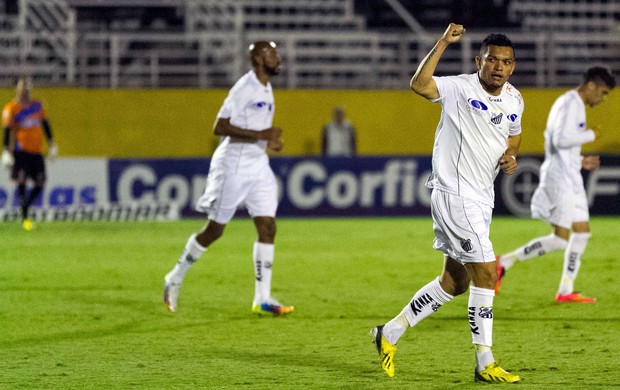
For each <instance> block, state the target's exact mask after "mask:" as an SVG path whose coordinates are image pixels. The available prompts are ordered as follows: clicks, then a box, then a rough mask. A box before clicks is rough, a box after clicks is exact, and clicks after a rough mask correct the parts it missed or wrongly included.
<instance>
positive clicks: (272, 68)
mask: <svg viewBox="0 0 620 390" xmlns="http://www.w3.org/2000/svg"><path fill="white" fill-rule="evenodd" d="M280 63H281V60H280V56H279V55H278V52H277V51H276V49H275V48H273V47H270V48H268V49H265V50H264V52H263V67H264V68H265V71H266V72H267V74H268V75H269V76H275V75H277V74H279V73H280Z"/></svg>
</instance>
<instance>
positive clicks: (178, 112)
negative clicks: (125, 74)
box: [0, 88, 620, 158]
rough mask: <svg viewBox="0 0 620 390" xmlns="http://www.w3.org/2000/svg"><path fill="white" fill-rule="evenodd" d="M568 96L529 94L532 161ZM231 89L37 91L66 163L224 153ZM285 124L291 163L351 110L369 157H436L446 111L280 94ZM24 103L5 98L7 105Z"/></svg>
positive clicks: (368, 95) (602, 113) (600, 111)
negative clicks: (222, 115)
mask: <svg viewBox="0 0 620 390" xmlns="http://www.w3.org/2000/svg"><path fill="white" fill-rule="evenodd" d="M564 91H565V90H564V89H545V90H538V89H525V90H522V93H523V96H524V99H525V113H524V118H523V125H524V135H523V143H522V147H521V151H522V153H529V154H540V153H543V136H542V131H543V130H544V128H545V123H546V119H547V113H548V111H549V109H550V107H551V105H552V103H553V101H554V100H555V99H556V98H557V97H558V96H559V95H560V94H561V93H563V92H564ZM226 93H227V91H226V90H191V89H190V90H107V89H106V90H95V89H79V88H64V89H62V88H61V89H56V88H55V89H48V88H40V89H35V90H34V97H35V98H38V99H40V100H41V101H43V103H44V105H45V107H46V109H47V111H48V116H49V118H50V121H51V123H52V128H53V129H54V131H55V136H56V140H57V143H58V145H59V148H60V153H61V155H62V156H66V157H120V158H127V157H159V158H165V157H202V156H209V155H210V154H211V152H212V151H213V150H214V148H215V146H216V145H217V141H218V139H217V137H215V136H213V135H212V132H211V128H212V124H213V121H214V118H215V115H216V114H217V111H218V110H219V108H220V105H221V104H222V101H223V100H224V98H225V97H226ZM275 94H276V105H277V107H276V114H275V121H274V122H275V124H276V125H278V126H280V127H281V128H282V129H283V130H284V144H285V148H284V151H283V152H282V153H281V155H282V156H296V155H316V154H319V153H320V147H321V145H320V139H321V128H322V126H323V124H325V123H326V122H328V121H329V120H330V118H331V111H332V108H333V107H334V106H343V107H345V109H346V111H347V116H348V117H349V119H350V120H351V121H352V122H353V123H354V125H355V126H356V128H357V131H358V149H359V153H360V154H362V155H407V154H417V155H428V154H430V153H431V150H432V145H433V136H434V130H435V127H436V125H437V120H438V117H439V112H440V106H439V105H438V104H433V103H430V102H427V101H425V100H424V99H423V98H421V97H419V96H417V95H415V94H413V93H412V92H410V91H408V90H403V91H323V90H320V91H319V90H276V91H275ZM13 97H14V91H13V90H12V89H0V99H1V100H0V101H2V102H7V101H9V100H10V99H12V98H13ZM618 107H620V94H618V93H617V92H612V93H611V94H610V96H609V101H608V102H607V103H606V104H603V105H602V106H600V107H597V108H595V109H594V110H592V109H588V118H589V121H590V123H588V125H589V126H592V125H595V124H598V125H600V126H601V127H602V129H603V137H602V138H601V140H600V141H597V142H595V143H592V144H587V145H586V146H585V147H584V150H585V151H586V152H593V151H598V152H603V153H611V154H614V153H619V151H620V131H618V130H619V126H618V125H619V124H620V110H619V109H618Z"/></svg>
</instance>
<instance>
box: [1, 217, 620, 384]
mask: <svg viewBox="0 0 620 390" xmlns="http://www.w3.org/2000/svg"><path fill="white" fill-rule="evenodd" d="M619 222H620V221H619V220H618V219H617V218H594V219H593V220H592V222H591V227H592V231H593V237H592V238H591V240H590V244H589V246H588V249H587V252H586V255H585V257H584V262H583V266H582V268H581V271H580V277H579V279H578V281H577V286H576V287H577V288H578V289H579V290H581V291H583V292H584V293H586V294H589V295H593V296H595V297H597V298H598V299H599V302H597V303H596V304H594V305H570V304H568V305H567V304H564V305H559V304H555V303H554V302H553V297H554V294H555V292H556V288H557V285H558V282H559V278H560V272H561V264H562V254H561V253H559V252H557V253H552V254H548V255H546V256H544V257H542V258H538V259H534V260H530V261H528V262H524V263H519V264H517V265H516V266H515V267H514V268H513V269H511V270H510V273H509V274H508V275H507V277H506V279H505V283H504V285H503V289H502V294H500V295H499V296H497V297H496V299H495V308H494V312H495V325H494V344H495V345H494V353H495V356H496V357H497V358H499V359H501V364H502V366H503V367H505V368H506V369H508V370H511V371H514V372H515V373H518V374H519V375H521V376H522V377H524V379H525V380H524V382H523V383H522V384H520V385H518V386H519V388H521V389H545V390H548V389H562V390H565V389H603V388H617V386H618V379H617V377H616V375H617V373H618V368H619V367H620V366H619V363H620V342H619V341H618V340H619V336H620V294H619V290H618V289H617V285H616V283H617V282H618V280H619V279H620V271H618V269H619V268H618V263H617V261H618V254H619V253H620V241H619V240H618V225H619ZM201 224H202V222H201V221H198V220H184V221H178V222H160V223H156V222H137V223H128V222H124V223H111V222H81V223H79V222H75V223H73V222H62V223H60V222H58V223H41V224H39V225H38V228H37V229H36V230H34V231H32V232H24V231H22V230H21V228H20V227H19V225H18V224H17V223H3V224H0V253H1V256H0V261H1V267H0V293H1V296H0V388H2V389H91V388H92V389H198V388H208V389H220V388H221V389H240V388H241V389H244V388H247V389H384V388H387V389H397V388H398V389H401V388H411V389H474V388H479V387H480V386H484V385H480V384H474V382H473V364H474V352H473V348H472V346H471V335H470V332H469V326H468V322H467V308H466V305H467V294H464V295H462V296H460V297H457V298H455V299H454V300H453V301H452V302H451V303H449V304H447V305H445V306H444V307H442V308H441V310H439V311H438V312H437V313H436V314H434V315H433V316H431V317H429V318H428V319H426V320H425V321H423V322H422V323H421V324H420V325H419V326H417V327H415V328H413V329H409V331H408V332H407V333H406V334H405V336H404V337H403V338H402V339H401V340H400V341H399V345H398V348H399V349H398V352H397V354H396V357H395V366H396V377H395V378H393V379H390V378H388V377H387V376H386V375H385V374H384V373H383V372H382V371H381V369H380V368H379V365H378V360H377V355H376V352H375V350H374V348H373V346H372V344H371V342H370V337H369V336H368V331H369V329H370V328H371V327H372V326H374V325H377V324H382V323H384V322H386V321H387V320H389V319H391V318H392V317H393V316H394V315H396V314H397V313H398V312H399V311H400V310H401V308H402V307H403V306H404V305H405V304H407V303H408V301H409V299H410V298H411V296H412V295H413V293H414V292H415V291H416V290H417V289H418V288H419V287H421V286H422V285H424V284H426V283H427V282H428V281H430V280H431V279H432V278H434V277H435V276H436V275H437V274H438V273H439V271H440V269H441V254H440V253H439V252H437V251H435V250H433V249H432V247H431V243H432V224H431V221H430V219H428V218H416V219H409V218H392V219H387V218H386V219H382V218H379V219H361V218H360V219H280V220H279V221H278V237H277V246H276V259H275V262H274V276H273V293H274V295H275V296H276V297H277V298H279V299H280V300H282V301H283V302H284V303H287V304H293V305H295V306H296V311H295V312H294V313H293V314H292V315H291V316H289V317H286V318H271V317H269V318H258V317H255V316H253V315H252V314H251V312H250V306H251V300H252V296H253V291H254V281H253V269H252V268H253V267H252V261H251V250H252V243H253V241H254V237H255V234H254V228H253V225H252V223H251V221H250V220H248V219H235V220H233V221H232V222H231V223H230V225H229V226H228V227H227V228H226V231H225V234H224V236H223V237H222V238H221V239H220V240H219V241H218V242H216V243H215V244H214V245H213V246H212V247H211V248H210V249H209V251H208V252H207V253H206V254H205V255H204V256H203V257H202V258H201V259H200V260H199V261H198V262H197V263H196V264H195V265H194V266H193V268H192V269H191V270H190V271H189V273H188V275H187V278H186V279H185V283H184V285H183V287H182V289H181V296H180V299H179V311H178V313H176V314H170V313H167V312H166V311H165V310H164V306H163V304H162V289H163V277H164V274H165V273H166V272H168V270H170V269H171V268H172V266H173V265H174V263H175V261H176V259H177V257H178V255H179V254H180V251H181V249H182V247H183V245H184V244H185V241H186V239H187V237H188V236H189V234H190V233H192V232H193V231H197V230H198V229H200V227H201ZM491 231H492V233H491V238H492V240H493V242H494V246H495V250H496V252H497V253H501V252H504V251H508V250H511V249H513V248H514V247H516V246H518V245H521V244H523V243H525V242H526V241H528V240H529V239H530V238H533V237H535V236H537V235H542V234H547V233H548V232H549V229H548V227H547V226H546V225H545V224H543V223H542V222H540V221H534V220H527V219H515V218H495V219H494V221H493V224H492V227H491ZM505 386H508V385H505Z"/></svg>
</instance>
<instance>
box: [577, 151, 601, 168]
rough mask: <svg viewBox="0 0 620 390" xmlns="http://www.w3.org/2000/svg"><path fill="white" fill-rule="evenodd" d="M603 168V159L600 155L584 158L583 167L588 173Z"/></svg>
mask: <svg viewBox="0 0 620 390" xmlns="http://www.w3.org/2000/svg"><path fill="white" fill-rule="evenodd" d="M600 166H601V157H600V156H599V155H598V154H591V155H589V156H583V159H582V160H581V167H582V168H583V169H585V170H586V171H594V170H597V169H598V168H599V167H600Z"/></svg>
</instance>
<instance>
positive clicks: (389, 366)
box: [370, 325, 396, 378]
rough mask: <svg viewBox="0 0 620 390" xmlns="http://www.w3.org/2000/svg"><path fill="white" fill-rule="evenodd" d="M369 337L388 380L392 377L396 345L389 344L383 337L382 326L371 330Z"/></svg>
mask: <svg viewBox="0 0 620 390" xmlns="http://www.w3.org/2000/svg"><path fill="white" fill-rule="evenodd" d="M370 336H371V337H372V341H373V343H374V344H375V348H377V352H378V353H379V365H380V366H381V368H382V369H383V371H385V373H386V374H387V375H388V376H389V377H390V378H392V377H394V353H395V352H396V345H393V344H390V342H389V341H387V339H386V338H385V337H384V336H383V325H381V326H377V327H376V328H372V329H371V330H370Z"/></svg>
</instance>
